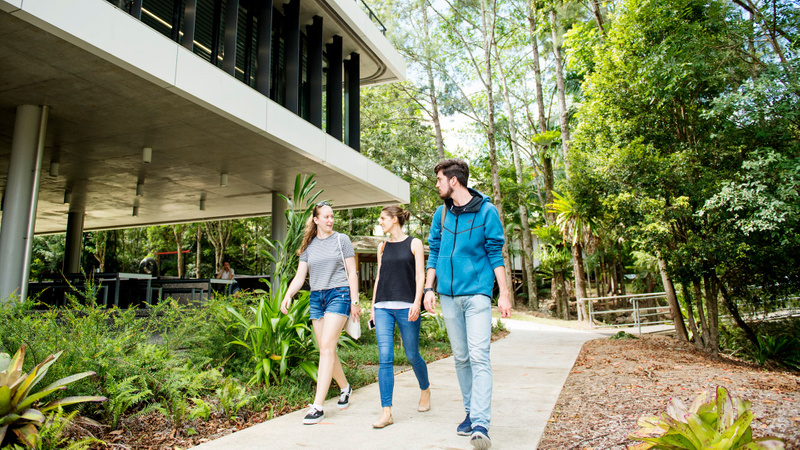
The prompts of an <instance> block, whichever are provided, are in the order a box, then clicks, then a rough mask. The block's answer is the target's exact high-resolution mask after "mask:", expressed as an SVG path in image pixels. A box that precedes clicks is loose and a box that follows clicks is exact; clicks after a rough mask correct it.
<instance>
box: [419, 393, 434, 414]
mask: <svg viewBox="0 0 800 450" xmlns="http://www.w3.org/2000/svg"><path fill="white" fill-rule="evenodd" d="M426 394H427V395H426ZM426 397H427V398H426ZM423 399H424V400H425V401H423ZM430 410H431V388H428V389H425V390H424V391H422V393H421V394H420V396H419V405H417V411H419V412H427V411H430Z"/></svg>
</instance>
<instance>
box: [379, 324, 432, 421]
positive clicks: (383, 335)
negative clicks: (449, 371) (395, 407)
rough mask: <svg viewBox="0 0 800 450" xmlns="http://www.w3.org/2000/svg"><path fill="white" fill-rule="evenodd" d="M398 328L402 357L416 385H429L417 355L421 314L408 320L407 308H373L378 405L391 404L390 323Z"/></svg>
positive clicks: (423, 362)
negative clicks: (405, 360) (378, 389)
mask: <svg viewBox="0 0 800 450" xmlns="http://www.w3.org/2000/svg"><path fill="white" fill-rule="evenodd" d="M395 323H396V324H397V327H398V328H399V329H400V337H402V338H403V348H404V349H405V350H406V358H408V362H409V364H411V367H412V368H413V369H414V375H416V376H417V382H418V383H419V388H420V389H422V390H423V391H424V390H425V389H428V387H430V382H429V381H428V366H427V365H426V364H425V360H424V359H422V356H421V355H420V354H419V327H420V324H421V323H422V317H417V320H415V321H414V322H409V321H408V309H385V308H375V334H376V336H377V338H378V362H379V366H378V387H379V388H380V391H381V406H382V407H384V408H385V407H389V406H392V394H393V391H394V324H395Z"/></svg>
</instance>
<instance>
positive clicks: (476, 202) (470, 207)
mask: <svg viewBox="0 0 800 450" xmlns="http://www.w3.org/2000/svg"><path fill="white" fill-rule="evenodd" d="M467 191H469V193H470V194H472V198H471V199H470V201H469V202H467V205H466V206H465V207H464V211H463V212H465V213H476V212H478V211H479V210H480V209H481V205H483V204H484V203H486V202H490V201H491V199H489V196H488V195H483V194H481V193H480V192H478V191H476V190H475V189H472V188H467ZM444 205H445V207H447V210H448V211H450V209H451V208H452V207H453V199H452V198H448V199H447V200H445V201H444Z"/></svg>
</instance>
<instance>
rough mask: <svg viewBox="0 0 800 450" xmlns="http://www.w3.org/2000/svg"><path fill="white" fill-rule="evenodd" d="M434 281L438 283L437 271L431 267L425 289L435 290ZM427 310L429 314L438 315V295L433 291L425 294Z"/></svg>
mask: <svg viewBox="0 0 800 450" xmlns="http://www.w3.org/2000/svg"><path fill="white" fill-rule="evenodd" d="M434 281H436V269H434V268H433V267H429V268H428V273H427V276H426V277H425V289H428V288H430V289H433V282H434ZM425 309H426V310H427V311H428V312H429V313H433V314H435V313H436V294H435V293H434V292H433V291H428V292H426V293H425Z"/></svg>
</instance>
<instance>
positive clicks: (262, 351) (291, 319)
mask: <svg viewBox="0 0 800 450" xmlns="http://www.w3.org/2000/svg"><path fill="white" fill-rule="evenodd" d="M286 289H287V285H286V283H279V285H278V286H277V289H276V290H274V292H272V293H271V294H269V295H267V294H263V295H260V296H259V297H260V298H259V301H258V306H257V307H253V306H250V307H249V310H250V312H251V314H249V315H245V314H242V313H240V312H239V311H237V310H236V309H235V308H233V307H232V306H229V307H227V308H226V309H227V310H228V312H229V313H230V314H231V316H233V318H234V319H235V322H234V323H233V324H232V325H231V326H232V327H233V328H234V329H235V331H236V337H235V338H234V339H233V340H232V341H231V342H230V343H229V345H238V346H241V347H243V348H245V349H247V351H248V353H249V354H250V362H251V363H252V369H253V374H252V376H251V377H250V380H249V383H250V384H261V383H266V384H269V382H270V379H272V380H273V381H274V382H275V383H277V384H281V383H282V382H283V380H284V378H285V377H286V376H287V374H288V373H289V369H290V368H291V367H292V366H291V365H290V364H295V363H296V364H297V365H299V367H300V368H301V369H303V371H304V372H306V373H307V374H308V375H309V376H310V377H311V378H313V379H314V380H316V379H317V366H316V365H315V364H314V360H315V359H316V355H317V353H318V350H317V348H316V339H315V337H314V332H313V330H312V329H311V327H310V326H309V317H310V311H311V307H310V306H309V297H310V293H309V292H308V291H301V292H300V293H299V294H298V297H297V300H295V301H294V302H292V304H291V306H290V307H289V311H288V313H287V314H283V313H281V300H282V299H283V296H284V295H285V294H286Z"/></svg>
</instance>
